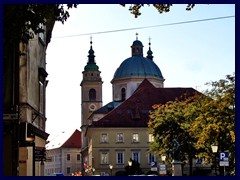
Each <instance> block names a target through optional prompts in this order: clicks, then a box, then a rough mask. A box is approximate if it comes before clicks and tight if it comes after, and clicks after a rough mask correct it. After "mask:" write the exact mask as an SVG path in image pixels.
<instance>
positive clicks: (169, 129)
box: [148, 75, 235, 173]
mask: <svg viewBox="0 0 240 180" xmlns="http://www.w3.org/2000/svg"><path fill="white" fill-rule="evenodd" d="M207 84H208V85H210V86H211V87H212V88H211V89H210V90H208V91H205V93H204V94H205V95H203V94H202V95H201V94H196V95H195V96H193V97H188V98H185V99H183V100H181V101H180V100H176V101H174V102H168V103H166V104H160V105H154V106H153V108H154V110H155V111H154V112H152V113H150V121H149V124H148V125H149V128H150V132H151V133H153V135H154V137H155V142H153V143H152V144H151V147H150V151H153V152H157V153H158V154H159V155H161V154H163V153H166V154H168V155H169V157H168V160H169V162H171V161H172V159H173V157H174V156H175V153H176V152H175V151H176V149H174V148H173V147H174V141H177V142H178V143H179V146H178V149H177V150H178V151H177V153H179V154H180V155H181V156H180V160H181V161H184V160H189V162H190V163H191V162H192V158H194V157H196V155H197V157H198V158H203V157H204V158H205V163H210V162H211V159H213V153H212V150H211V144H213V143H218V144H219V151H229V158H230V166H229V169H230V171H231V172H232V173H234V170H235V168H234V166H235V144H234V143H235V126H234V123H235V75H227V76H226V80H219V81H215V82H210V83H207ZM174 139H175V140H174ZM174 158H175V159H176V157H174ZM190 166H191V164H190ZM190 172H191V171H190Z"/></svg>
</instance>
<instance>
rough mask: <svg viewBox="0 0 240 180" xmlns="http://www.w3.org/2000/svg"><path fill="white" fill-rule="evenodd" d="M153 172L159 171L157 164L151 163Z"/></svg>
mask: <svg viewBox="0 0 240 180" xmlns="http://www.w3.org/2000/svg"><path fill="white" fill-rule="evenodd" d="M151 171H157V162H155V161H154V162H151Z"/></svg>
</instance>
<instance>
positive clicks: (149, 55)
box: [146, 37, 153, 60]
mask: <svg viewBox="0 0 240 180" xmlns="http://www.w3.org/2000/svg"><path fill="white" fill-rule="evenodd" d="M148 45H149V49H148V52H147V57H146V58H148V59H150V60H153V55H152V54H153V52H152V50H151V38H150V37H149V43H148Z"/></svg>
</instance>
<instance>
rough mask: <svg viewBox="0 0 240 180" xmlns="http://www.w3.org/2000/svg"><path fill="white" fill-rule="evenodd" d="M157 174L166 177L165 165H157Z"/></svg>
mask: <svg viewBox="0 0 240 180" xmlns="http://www.w3.org/2000/svg"><path fill="white" fill-rule="evenodd" d="M159 174H161V175H166V174H167V166H166V164H159Z"/></svg>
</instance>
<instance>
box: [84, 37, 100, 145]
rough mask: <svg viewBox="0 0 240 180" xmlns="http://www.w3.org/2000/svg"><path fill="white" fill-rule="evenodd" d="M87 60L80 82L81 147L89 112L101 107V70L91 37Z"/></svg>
mask: <svg viewBox="0 0 240 180" xmlns="http://www.w3.org/2000/svg"><path fill="white" fill-rule="evenodd" d="M88 54H89V55H88V62H87V65H86V66H85V67H84V71H83V72H82V74H83V79H82V82H81V84H80V86H81V87H82V88H81V93H82V96H81V97H82V104H81V108H82V109H81V110H82V119H81V131H82V149H84V148H85V147H86V146H87V142H86V138H85V136H84V134H85V132H86V127H87V125H89V124H90V123H91V122H88V117H89V116H90V114H91V113H92V112H93V111H95V110H97V109H99V108H100V107H102V83H103V82H102V78H101V76H100V74H101V72H100V71H99V68H98V66H97V64H96V62H95V55H94V51H93V49H92V38H91V41H90V50H89V51H88Z"/></svg>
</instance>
